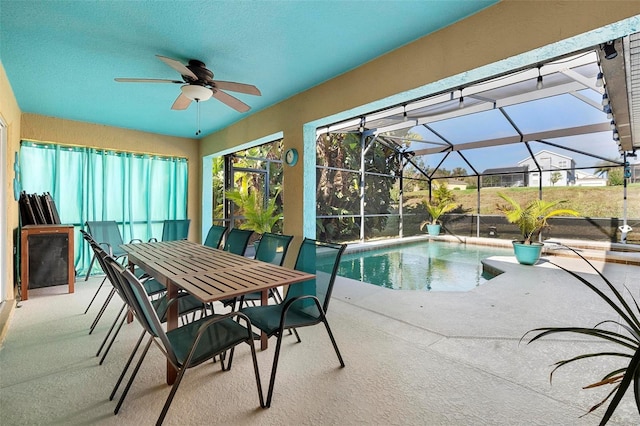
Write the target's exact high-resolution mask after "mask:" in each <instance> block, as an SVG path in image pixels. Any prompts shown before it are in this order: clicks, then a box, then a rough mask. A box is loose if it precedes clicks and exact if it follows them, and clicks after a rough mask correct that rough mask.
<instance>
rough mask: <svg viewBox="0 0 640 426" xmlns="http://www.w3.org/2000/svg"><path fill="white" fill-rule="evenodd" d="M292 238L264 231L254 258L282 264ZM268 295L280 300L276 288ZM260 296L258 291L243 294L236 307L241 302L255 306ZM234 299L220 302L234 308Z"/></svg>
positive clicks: (277, 300) (280, 297)
mask: <svg viewBox="0 0 640 426" xmlns="http://www.w3.org/2000/svg"><path fill="white" fill-rule="evenodd" d="M292 239H293V236H291V235H278V234H272V233H270V232H265V233H264V234H262V237H260V243H259V244H258V249H257V251H256V256H255V258H256V259H257V260H261V261H263V262H267V263H271V264H273V265H278V266H282V263H283V262H284V258H285V256H286V255H287V250H288V249H289V244H291V240H292ZM269 297H270V298H271V297H272V298H274V299H275V301H276V302H278V303H280V302H282V296H280V292H279V291H278V289H277V288H273V289H270V290H269ZM261 298H262V293H261V292H259V291H258V292H254V293H249V294H245V295H244V296H242V297H241V298H240V306H239V307H238V308H240V307H242V304H243V303H247V302H251V304H252V305H254V306H255V301H256V300H260V299H261ZM236 301H237V300H236V299H227V300H223V301H222V304H223V305H224V306H229V305H233V310H236V308H235V305H236Z"/></svg>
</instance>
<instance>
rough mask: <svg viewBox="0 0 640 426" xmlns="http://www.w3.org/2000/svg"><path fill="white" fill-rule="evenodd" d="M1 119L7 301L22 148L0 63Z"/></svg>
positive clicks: (10, 294)
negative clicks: (18, 160)
mask: <svg viewBox="0 0 640 426" xmlns="http://www.w3.org/2000/svg"><path fill="white" fill-rule="evenodd" d="M0 117H2V121H4V123H5V124H6V125H7V142H8V143H7V146H6V147H4V146H3V147H2V149H5V156H6V162H5V165H4V166H5V168H4V170H5V172H6V173H5V185H4V188H3V196H4V199H5V203H6V207H7V208H6V210H5V217H6V234H5V238H6V242H7V245H6V247H5V264H6V266H7V267H6V268H4V269H3V270H2V271H1V272H0V273H1V274H2V280H3V281H4V282H5V283H6V290H7V294H5V297H6V299H9V300H10V299H13V298H14V288H13V281H14V280H13V267H12V265H13V248H12V247H13V232H14V230H15V229H17V227H18V203H17V202H16V201H15V200H14V199H13V158H14V153H15V152H17V151H18V149H19V147H20V108H19V107H18V103H17V102H16V98H15V96H14V94H13V90H12V89H11V85H10V84H9V80H8V79H7V75H6V73H5V70H4V67H3V66H2V63H0Z"/></svg>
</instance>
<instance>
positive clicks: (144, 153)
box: [20, 139, 189, 161]
mask: <svg viewBox="0 0 640 426" xmlns="http://www.w3.org/2000/svg"><path fill="white" fill-rule="evenodd" d="M22 142H32V143H35V144H43V145H57V146H60V147H64V148H88V149H95V150H97V151H105V152H110V151H111V152H116V153H123V154H135V155H150V156H152V157H160V158H178V159H183V160H186V161H189V159H188V158H187V157H184V156H181V155H166V154H156V153H153V152H144V151H127V150H123V149H110V148H101V147H97V146H90V145H79V144H70V143H60V142H51V141H41V140H36V139H20V144H21V145H22Z"/></svg>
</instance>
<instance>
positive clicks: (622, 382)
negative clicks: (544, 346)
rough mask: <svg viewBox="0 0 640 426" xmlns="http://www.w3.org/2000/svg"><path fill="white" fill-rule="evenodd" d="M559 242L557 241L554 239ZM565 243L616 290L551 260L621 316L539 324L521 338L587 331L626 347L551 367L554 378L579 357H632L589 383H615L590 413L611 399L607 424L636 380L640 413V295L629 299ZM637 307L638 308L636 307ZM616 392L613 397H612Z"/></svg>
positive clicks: (550, 378) (635, 388)
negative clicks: (586, 323) (588, 324)
mask: <svg viewBox="0 0 640 426" xmlns="http://www.w3.org/2000/svg"><path fill="white" fill-rule="evenodd" d="M554 244H556V243H554ZM559 245H561V246H562V247H564V248H566V249H568V250H571V251H572V252H573V253H575V254H576V255H578V256H579V257H580V258H582V259H583V260H584V261H585V262H587V264H588V265H589V266H590V267H591V268H592V269H593V270H594V271H595V272H596V273H597V274H598V275H599V276H600V278H602V280H603V281H604V282H605V284H606V285H607V287H608V289H609V290H611V292H612V293H613V297H609V296H607V295H606V294H605V293H604V292H603V291H602V290H600V289H599V288H598V287H596V286H595V285H594V284H592V283H591V282H589V281H588V280H587V279H586V278H584V277H582V276H580V275H578V274H577V273H575V272H573V271H570V270H568V269H566V268H564V267H562V266H560V265H557V264H555V263H553V262H551V263H552V264H553V265H555V266H556V267H558V268H560V269H562V270H563V271H565V272H567V273H568V274H570V275H571V276H573V277H574V278H576V279H578V280H579V281H580V282H582V283H583V284H585V285H586V286H587V287H588V288H589V289H591V290H592V291H593V292H595V293H596V294H597V295H598V296H599V297H600V298H601V299H602V300H603V301H605V302H606V303H607V304H608V305H609V306H610V307H611V308H612V309H613V310H614V311H615V313H616V314H617V315H619V316H620V320H617V321H616V320H604V321H601V322H599V323H598V324H596V325H595V326H594V327H592V328H585V327H542V328H536V329H533V330H529V331H528V332H526V333H525V334H524V336H522V339H521V340H524V339H525V338H527V336H528V335H529V334H531V333H535V335H534V336H533V337H531V338H529V341H528V342H527V343H531V342H534V341H536V340H539V339H541V338H543V337H547V336H549V335H553V334H556V333H575V334H580V335H586V336H591V337H595V338H598V339H602V340H605V341H608V342H611V343H615V344H617V345H619V346H621V349H622V348H624V350H625V351H624V352H617V351H614V352H596V353H589V354H583V355H578V356H575V357H573V358H569V359H565V360H561V361H558V362H556V363H555V364H554V365H555V367H554V368H553V370H552V371H551V373H550V375H549V380H550V381H551V380H552V378H553V374H554V373H555V371H556V370H557V369H559V368H560V367H563V366H565V365H567V364H570V363H572V362H575V361H579V360H583V359H589V358H598V357H622V358H630V361H629V364H628V365H627V366H626V367H624V368H618V369H616V370H614V371H611V372H609V373H607V374H606V375H605V376H604V377H603V378H602V379H601V380H600V381H598V382H596V383H592V384H590V385H588V386H585V387H584V389H592V388H596V387H600V386H605V385H612V386H613V389H612V390H611V391H610V392H609V393H608V394H607V395H606V396H605V397H604V399H602V400H601V401H600V402H598V403H597V404H595V405H593V406H592V407H591V408H590V409H589V411H588V412H587V413H585V415H586V414H588V413H591V412H593V411H595V410H596V409H598V408H599V407H601V406H602V405H604V404H605V403H606V402H607V401H608V400H609V399H611V401H610V402H609V405H608V407H607V410H606V412H605V413H604V415H603V417H602V420H601V421H600V425H604V424H606V423H607V422H608V421H609V419H610V418H611V416H612V415H613V413H614V412H615V410H616V408H618V405H619V404H620V401H621V400H622V397H623V396H624V394H625V393H626V391H627V389H628V388H629V387H630V386H631V383H632V382H633V391H634V397H635V402H636V407H637V409H638V413H639V414H640V319H639V316H640V309H639V307H638V303H637V301H636V299H635V298H634V297H633V295H631V293H630V292H629V291H628V289H627V292H629V296H630V297H631V299H632V300H633V304H632V306H633V307H632V306H630V305H629V303H627V301H626V300H625V298H624V297H623V295H622V294H621V293H620V292H619V291H618V289H616V287H615V286H614V285H613V284H612V283H611V281H609V280H608V279H607V278H606V277H605V276H604V275H603V274H602V273H601V272H600V271H599V270H598V269H597V268H596V267H595V266H593V264H592V263H591V262H589V261H588V260H587V259H586V258H584V256H582V255H581V254H580V253H579V252H578V251H576V250H574V249H572V248H570V247H567V246H564V245H562V244H559ZM634 308H635V309H634ZM605 324H614V325H616V326H619V327H620V328H621V329H622V330H625V331H626V332H627V333H629V335H626V334H622V333H618V332H614V331H610V330H606V329H602V328H599V327H600V326H602V325H605ZM612 396H613V398H611V397H612Z"/></svg>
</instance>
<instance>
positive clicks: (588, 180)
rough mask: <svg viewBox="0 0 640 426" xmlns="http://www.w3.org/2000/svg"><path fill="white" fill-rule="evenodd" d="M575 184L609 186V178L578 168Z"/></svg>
mask: <svg viewBox="0 0 640 426" xmlns="http://www.w3.org/2000/svg"><path fill="white" fill-rule="evenodd" d="M574 185H575V186H607V178H603V177H598V176H596V175H592V174H590V173H586V172H584V171H582V170H576V179H575V184H574Z"/></svg>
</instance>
